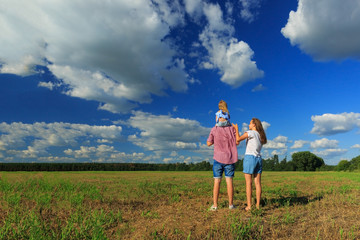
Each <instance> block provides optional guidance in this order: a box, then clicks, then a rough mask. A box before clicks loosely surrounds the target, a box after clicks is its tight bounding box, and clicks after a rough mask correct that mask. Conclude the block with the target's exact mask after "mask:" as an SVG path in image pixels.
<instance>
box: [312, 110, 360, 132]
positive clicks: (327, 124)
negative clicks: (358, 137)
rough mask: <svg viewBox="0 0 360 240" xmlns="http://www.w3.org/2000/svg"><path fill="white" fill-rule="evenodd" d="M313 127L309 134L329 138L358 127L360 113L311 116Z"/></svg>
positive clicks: (359, 125)
mask: <svg viewBox="0 0 360 240" xmlns="http://www.w3.org/2000/svg"><path fill="white" fill-rule="evenodd" d="M311 120H312V121H313V122H314V127H313V129H312V130H311V133H314V134H317V135H319V136H329V135H334V134H337V133H344V132H349V131H351V130H353V129H354V128H356V127H360V113H353V112H351V113H341V114H329V113H328V114H323V115H315V116H311Z"/></svg>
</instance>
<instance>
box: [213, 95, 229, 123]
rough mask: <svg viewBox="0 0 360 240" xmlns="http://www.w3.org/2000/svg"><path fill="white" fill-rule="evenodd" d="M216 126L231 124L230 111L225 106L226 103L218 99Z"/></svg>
mask: <svg viewBox="0 0 360 240" xmlns="http://www.w3.org/2000/svg"><path fill="white" fill-rule="evenodd" d="M215 115H216V117H215V120H216V126H218V127H226V126H231V124H230V113H229V110H228V108H227V104H226V102H225V101H224V100H220V102H219V111H217V112H216V114H215Z"/></svg>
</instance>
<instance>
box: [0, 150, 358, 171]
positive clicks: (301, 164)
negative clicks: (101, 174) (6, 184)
mask: <svg viewBox="0 0 360 240" xmlns="http://www.w3.org/2000/svg"><path fill="white" fill-rule="evenodd" d="M291 157H292V160H291V161H287V159H286V158H284V159H283V160H281V161H280V160H279V156H278V155H274V156H273V157H271V158H268V159H264V160H263V170H264V171H354V170H360V156H357V157H355V158H353V159H352V160H351V161H347V160H341V161H340V162H339V164H338V165H337V166H330V165H326V164H325V162H324V160H323V159H322V158H320V157H318V156H316V155H315V154H313V153H311V152H309V151H305V152H297V153H294V154H292V156H291ZM235 169H236V170H237V171H242V170H243V159H239V161H238V162H237V163H236V164H235ZM211 170H212V165H211V164H210V163H209V162H207V161H202V162H199V163H189V164H186V163H168V164H162V163H157V164H156V163H0V171H211Z"/></svg>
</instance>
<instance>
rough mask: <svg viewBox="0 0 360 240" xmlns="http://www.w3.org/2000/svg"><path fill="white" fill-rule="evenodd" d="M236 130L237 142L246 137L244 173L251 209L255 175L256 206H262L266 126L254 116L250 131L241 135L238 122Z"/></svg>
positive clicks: (248, 206)
mask: <svg viewBox="0 0 360 240" xmlns="http://www.w3.org/2000/svg"><path fill="white" fill-rule="evenodd" d="M233 126H234V128H235V130H236V144H239V143H240V142H241V141H243V140H245V139H246V151H245V157H244V163H243V167H244V170H243V172H244V175H245V182H246V200H247V207H246V208H245V210H246V211H249V210H251V194H252V178H253V177H254V182H255V188H256V208H257V209H259V208H260V199H261V173H262V158H261V154H260V151H261V148H262V145H264V144H266V143H267V139H266V134H265V131H264V128H263V126H262V124H261V122H260V120H259V119H257V118H253V119H251V121H250V123H249V131H246V132H245V133H244V134H243V135H242V136H240V135H239V128H238V125H237V124H233Z"/></svg>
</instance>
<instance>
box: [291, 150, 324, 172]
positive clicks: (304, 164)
mask: <svg viewBox="0 0 360 240" xmlns="http://www.w3.org/2000/svg"><path fill="white" fill-rule="evenodd" d="M291 157H292V162H293V163H294V166H295V170H296V171H315V170H316V169H317V168H320V167H321V166H323V165H325V163H324V160H323V159H322V158H320V157H318V156H316V155H315V154H313V153H311V152H309V151H305V152H297V153H293V154H292V155H291Z"/></svg>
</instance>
